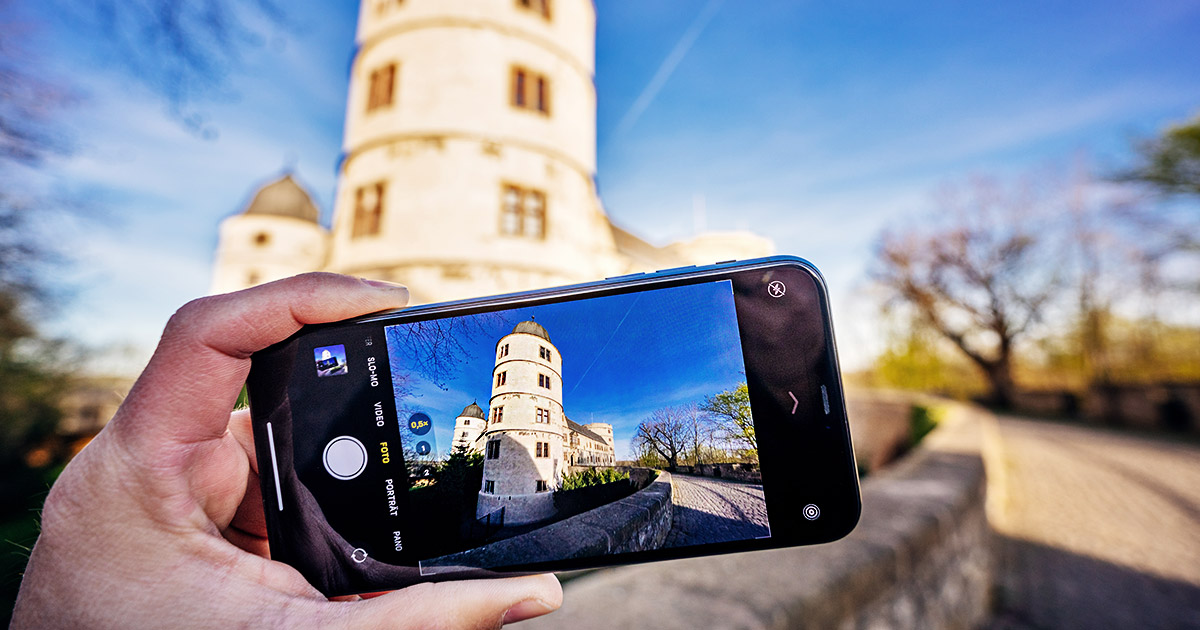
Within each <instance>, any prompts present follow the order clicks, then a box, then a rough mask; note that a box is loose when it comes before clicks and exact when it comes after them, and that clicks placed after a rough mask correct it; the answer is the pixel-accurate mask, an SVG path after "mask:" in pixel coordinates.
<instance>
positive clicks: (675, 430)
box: [633, 407, 694, 470]
mask: <svg viewBox="0 0 1200 630" xmlns="http://www.w3.org/2000/svg"><path fill="white" fill-rule="evenodd" d="M633 443H634V445H635V446H636V447H639V448H645V449H649V450H651V451H653V452H655V453H657V454H658V455H659V456H660V457H662V458H663V459H664V460H666V462H667V470H675V469H676V468H677V467H678V466H679V458H680V456H681V455H684V454H685V453H686V452H687V450H688V448H690V447H692V446H693V444H694V433H693V423H692V418H691V417H689V414H688V413H687V412H686V410H684V409H682V408H675V407H666V408H664V409H659V410H658V411H655V412H654V413H652V414H650V417H649V418H646V419H645V420H643V421H642V422H641V424H639V425H638V427H637V430H636V431H635V432H634V434H633Z"/></svg>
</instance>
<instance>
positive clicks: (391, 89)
mask: <svg viewBox="0 0 1200 630" xmlns="http://www.w3.org/2000/svg"><path fill="white" fill-rule="evenodd" d="M369 85H370V88H369V89H370V91H369V92H368V94H367V111H368V112H371V111H375V110H377V109H379V108H381V107H387V106H389V105H391V104H392V99H393V95H394V94H395V91H396V90H395V87H396V64H394V63H389V64H388V65H386V66H383V67H382V68H376V69H375V70H372V71H371V81H370V84H369Z"/></svg>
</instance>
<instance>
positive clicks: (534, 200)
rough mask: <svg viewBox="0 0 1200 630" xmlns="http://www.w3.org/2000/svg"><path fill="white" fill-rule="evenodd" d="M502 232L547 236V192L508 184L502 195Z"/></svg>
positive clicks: (537, 236) (511, 234) (532, 236)
mask: <svg viewBox="0 0 1200 630" xmlns="http://www.w3.org/2000/svg"><path fill="white" fill-rule="evenodd" d="M500 233H501V234H504V235H507V236H528V237H531V238H539V239H540V238H545V237H546V193H544V192H542V191H540V190H532V189H526V188H521V187H520V186H513V185H511V184H507V185H505V186H504V191H503V193H502V195H501V197H500Z"/></svg>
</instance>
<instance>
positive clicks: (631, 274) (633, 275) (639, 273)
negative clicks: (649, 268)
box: [605, 271, 646, 280]
mask: <svg viewBox="0 0 1200 630" xmlns="http://www.w3.org/2000/svg"><path fill="white" fill-rule="evenodd" d="M644 275H646V272H645V271H639V272H637V273H627V274H625V275H623V276H611V277H608V278H605V280H624V279H625V278H636V277H638V276H644Z"/></svg>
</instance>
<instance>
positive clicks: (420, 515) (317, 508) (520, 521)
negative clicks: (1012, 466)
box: [251, 274, 857, 592]
mask: <svg viewBox="0 0 1200 630" xmlns="http://www.w3.org/2000/svg"><path fill="white" fill-rule="evenodd" d="M759 276H761V274H759V275H755V276H753V281H752V282H749V283H746V282H741V283H738V284H739V286H735V282H734V281H733V280H732V279H730V278H716V279H693V280H690V281H686V282H682V283H679V284H676V285H674V286H661V287H656V288H641V289H639V290H625V291H617V292H610V293H608V294H603V295H598V296H589V297H587V298H586V299H558V300H547V301H540V302H536V303H529V304H519V305H515V306H509V307H492V308H486V307H485V308H478V309H470V310H469V311H468V312H463V313H461V314H453V315H449V316H447V315H444V314H442V315H436V316H434V315H430V316H416V317H413V316H409V317H404V316H399V317H395V318H391V319H389V318H382V319H379V320H375V321H372V322H367V323H357V324H350V325H341V326H329V327H321V328H317V329H314V330H313V331H311V332H308V333H306V334H303V335H299V336H297V337H294V338H293V339H292V340H290V342H289V343H287V344H284V346H283V347H281V348H279V349H278V350H277V352H276V354H277V355H278V356H279V357H280V358H286V359H287V360H288V361H285V363H287V362H291V364H290V365H287V366H286V367H284V369H285V370H286V371H287V372H288V373H289V374H290V377H289V378H288V379H287V381H286V385H285V387H286V396H279V397H278V398H280V399H285V400H284V401H283V406H284V407H286V410H285V411H286V412H280V411H279V405H275V407H274V409H275V412H274V413H271V414H269V416H270V417H269V418H267V422H265V426H263V427H262V428H263V429H264V431H263V432H264V433H265V434H266V435H265V437H266V438H267V442H268V445H269V449H267V450H268V451H269V452H268V453H267V455H268V456H269V457H271V458H272V465H271V467H270V468H271V471H272V474H273V475H274V477H273V478H272V479H271V480H269V481H268V480H266V479H264V501H265V503H266V508H267V514H268V520H269V521H274V523H275V524H276V526H275V527H274V528H273V529H274V530H275V531H273V532H272V534H273V535H272V539H271V544H272V554H273V555H280V556H284V557H287V558H288V559H289V560H291V559H298V558H301V557H303V559H302V560H301V562H302V563H303V564H305V566H306V567H307V569H308V570H304V568H303V567H302V571H303V572H305V573H306V577H308V578H309V579H310V581H313V580H314V575H313V573H314V572H315V573H318V574H320V575H317V576H316V577H317V580H316V581H314V584H318V586H322V584H324V586H322V590H325V591H326V592H351V591H355V590H358V591H361V590H367V589H369V588H370V587H371V585H378V584H386V583H387V582H388V579H389V573H391V572H394V571H395V570H396V569H406V570H409V571H414V570H415V571H416V572H417V573H418V574H419V575H420V576H426V577H427V576H438V575H446V574H454V573H459V572H464V571H470V570H477V569H491V570H495V569H506V568H511V567H538V566H541V567H547V566H550V567H556V566H566V564H571V563H573V564H576V565H586V564H589V560H591V561H598V562H593V563H596V564H605V563H610V562H612V561H613V560H612V556H614V555H619V554H631V555H633V556H637V555H639V554H640V555H642V556H647V557H679V556H685V555H699V554H702V553H711V552H713V550H721V549H724V550H735V549H742V548H763V547H765V546H772V545H771V542H772V541H771V539H772V533H773V526H777V527H782V528H783V529H782V532H781V533H783V534H784V536H783V539H782V540H778V541H776V542H777V543H778V544H777V545H775V546H782V545H783V544H796V541H795V536H794V533H795V531H796V524H795V521H797V520H800V521H805V520H807V521H810V522H811V521H814V520H816V519H815V518H808V517H809V516H812V514H811V510H819V509H820V508H819V506H818V504H817V503H816V500H817V499H813V500H812V501H813V502H811V503H797V498H796V496H794V495H795V493H796V490H797V488H798V487H802V486H805V485H806V484H807V485H809V486H811V487H814V488H815V487H817V486H820V484H818V483H816V482H819V481H820V480H819V479H798V478H797V477H796V475H794V474H793V472H794V471H795V470H798V469H799V468H800V467H797V466H795V465H792V464H789V463H788V462H787V461H786V460H787V459H788V458H789V457H794V456H796V455H799V454H802V452H803V451H798V450H796V449H787V450H785V449H784V448H782V444H778V443H775V442H776V441H778V440H797V439H800V440H808V441H811V438H806V437H804V436H803V435H801V434H799V433H796V431H795V430H794V427H791V428H790V427H789V425H788V424H787V423H781V422H774V421H772V422H764V421H762V420H761V419H759V418H758V416H760V415H766V416H778V415H779V414H780V409H783V410H786V409H787V408H789V407H790V408H791V412H792V415H793V416H794V414H795V413H796V412H797V411H798V409H799V406H800V402H801V399H803V401H804V404H805V409H804V410H803V413H804V414H811V413H812V411H813V410H820V409H822V406H823V408H824V410H825V414H828V413H829V402H828V395H829V394H828V389H827V387H826V385H827V384H828V385H832V384H833V381H830V380H829V377H828V375H827V374H826V375H824V376H823V378H824V380H822V375H820V374H817V372H819V371H820V369H822V366H821V365H819V364H820V362H821V361H822V359H821V357H824V356H825V355H826V354H827V353H825V352H822V351H821V350H824V349H825V348H826V347H828V346H829V340H828V339H826V337H825V335H824V332H820V334H818V335H817V336H818V337H819V338H816V339H812V340H809V345H812V346H813V347H812V350H811V351H810V352H807V353H804V352H794V351H791V350H788V349H787V348H784V347H780V348H779V350H781V351H784V352H785V353H786V354H787V357H786V358H787V359H789V360H785V361H782V362H781V361H780V357H778V356H768V355H764V347H769V346H770V344H772V343H775V342H777V341H778V339H777V338H778V337H779V336H780V335H784V336H787V337H789V338H793V339H794V337H795V335H797V334H804V332H805V330H804V329H798V328H796V326H795V322H789V321H787V318H779V317H776V318H774V319H776V320H779V321H771V322H769V325H766V326H763V325H761V323H759V324H756V323H755V321H754V320H756V319H758V318H761V317H762V313H761V311H762V308H761V307H770V308H771V309H774V310H778V309H779V306H780V304H781V302H780V300H786V299H787V298H786V295H775V293H778V292H779V291H777V287H782V290H783V292H784V293H786V291H787V290H788V288H789V287H788V286H787V284H785V283H784V282H781V281H779V280H776V281H773V282H775V284H774V285H772V281H770V280H769V277H759ZM776 276H777V277H781V276H778V274H776ZM804 277H806V276H804ZM788 284H791V285H792V286H791V287H790V288H791V291H792V292H793V296H792V299H793V300H801V301H804V300H806V299H807V300H810V301H811V302H812V305H814V306H815V305H816V304H817V301H818V300H816V297H815V296H808V298H805V297H804V296H803V293H804V292H805V291H808V290H809V289H810V288H815V285H814V284H812V283H811V281H809V282H808V283H805V282H803V281H802V277H801V276H800V275H797V277H796V278H794V279H791V280H790V282H789V283H788ZM748 292H753V293H754V299H750V297H751V296H750V295H742V296H739V295H738V294H739V293H742V294H746V293H748ZM755 305H759V307H760V308H756V306H755ZM793 310H794V309H793ZM739 314H740V315H741V316H742V318H743V319H742V320H739ZM747 319H748V320H750V321H745V320H747ZM749 328H754V329H755V330H756V331H757V332H756V333H754V334H752V335H749V337H748V334H749ZM808 329H809V330H812V331H824V328H823V327H822V326H821V325H820V318H819V317H818V319H817V325H810V326H808ZM744 339H749V340H750V341H751V343H750V344H749V345H750V346H751V349H750V350H748V349H747V347H746V345H745V344H744V343H743V340H744ZM764 344H766V345H765V346H764ZM751 353H753V354H754V356H753V357H750V360H749V361H748V354H751ZM284 355H286V357H285V356H284ZM824 360H826V361H827V360H828V358H826V359H824ZM797 361H800V362H805V361H807V362H808V363H810V365H807V366H800V368H799V369H800V371H805V370H807V371H808V372H811V373H812V374H811V376H812V378H809V379H808V380H806V381H805V382H796V383H795V385H794V386H792V387H791V388H790V389H787V390H786V391H776V392H771V391H768V389H769V387H770V386H769V385H768V384H767V383H766V382H765V381H764V379H766V380H770V379H771V378H772V374H773V372H778V371H779V370H778V366H779V365H781V364H786V365H788V366H789V367H788V368H787V369H786V370H785V372H787V373H788V374H790V375H791V376H789V377H788V378H792V377H793V376H794V375H795V374H796V373H797V372H796V366H795V365H794V364H796V363H797ZM281 367H283V363H280V362H278V361H277V362H276V363H275V364H274V369H275V371H276V372H278V370H279V369H280V368H281ZM828 368H829V366H824V369H828ZM259 372H260V374H261V371H259ZM253 376H254V375H253V374H252V379H251V380H252V382H251V385H252V401H253V400H254V387H253V385H254V378H253ZM835 376H836V375H835ZM276 380H278V379H276ZM834 381H836V378H835V379H834ZM802 388H803V389H804V390H805V391H800V390H801V389H802ZM258 389H262V387H259V388H258ZM793 390H794V391H793ZM818 391H819V392H821V393H819V394H818V393H817V392H818ZM839 391H840V390H839ZM279 393H280V394H282V393H283V392H279ZM261 397H262V394H260V398H261ZM839 402H840V401H839ZM752 403H754V404H752ZM752 409H753V410H754V411H753V412H752ZM760 412H762V413H760ZM818 413H819V411H818ZM263 415H264V414H261V413H256V417H260V416H263ZM842 417H843V418H844V414H843V416H842ZM756 420H757V421H756ZM809 424H811V425H812V426H813V427H816V426H817V425H818V424H819V422H818V423H809ZM798 426H799V425H798ZM805 426H807V425H805ZM825 426H826V428H827V429H841V430H842V432H843V433H844V429H845V427H844V424H843V423H838V422H833V421H831V420H826V421H825ZM806 430H811V429H806ZM835 432H836V431H835ZM764 440H766V441H771V442H772V443H764ZM845 448H846V450H847V452H848V448H849V444H848V442H846V444H845ZM789 451H790V454H789ZM262 453H263V449H262V448H260V461H262V455H261V454H262ZM844 455H845V453H832V456H833V457H835V458H836V457H837V456H844ZM281 460H282V461H281ZM767 460H770V461H767ZM842 468H844V466H843V467H842ZM776 471H778V472H776ZM851 474H852V473H851ZM280 475H282V476H280ZM272 484H273V485H274V487H273V488H271V487H270V486H271V485H272ZM798 484H799V485H798ZM825 485H828V484H825ZM826 489H827V488H826ZM271 490H274V491H273V492H272V491H271ZM810 494H812V493H811V492H810ZM814 496H815V495H814ZM823 503H824V505H826V506H827V508H826V509H829V508H833V507H834V505H833V504H831V502H830V500H829V499H828V497H827V496H826V498H825V499H824V501H823ZM769 508H771V509H769ZM806 510H807V511H809V512H808V513H807V514H806V513H805V512H806ZM854 518H855V519H856V518H857V513H856V512H855V514H854ZM827 520H828V519H827ZM322 567H323V568H322ZM339 573H340V574H342V575H341V576H340V577H338V576H337V575H336V574H339ZM347 576H348V577H347Z"/></svg>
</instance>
